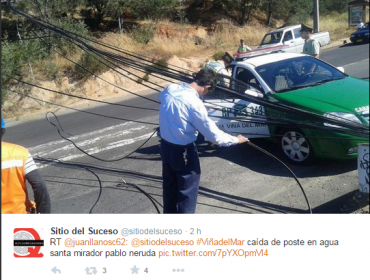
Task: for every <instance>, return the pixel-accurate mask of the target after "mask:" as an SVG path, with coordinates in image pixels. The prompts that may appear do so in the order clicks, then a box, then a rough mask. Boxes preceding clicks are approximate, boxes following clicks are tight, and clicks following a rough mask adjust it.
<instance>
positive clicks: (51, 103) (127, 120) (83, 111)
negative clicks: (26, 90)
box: [9, 90, 159, 126]
mask: <svg viewBox="0 0 370 280" xmlns="http://www.w3.org/2000/svg"><path fill="white" fill-rule="evenodd" d="M9 91H10V92H13V93H15V94H18V95H20V96H23V97H24V98H30V99H33V100H37V101H40V102H43V103H46V104H50V105H54V106H58V107H61V108H65V109H69V110H72V111H76V112H81V113H84V114H89V115H93V116H98V117H103V118H108V119H113V120H119V121H125V122H133V123H139V124H148V125H153V126H158V125H159V124H158V123H152V122H144V121H138V120H131V119H124V118H119V117H113V116H108V115H103V114H98V113H93V112H89V111H85V110H81V109H76V108H73V107H68V106H65V105H62V104H58V103H53V102H50V101H45V100H42V99H40V98H37V97H34V96H30V95H26V94H23V93H20V92H17V91H15V90H9Z"/></svg>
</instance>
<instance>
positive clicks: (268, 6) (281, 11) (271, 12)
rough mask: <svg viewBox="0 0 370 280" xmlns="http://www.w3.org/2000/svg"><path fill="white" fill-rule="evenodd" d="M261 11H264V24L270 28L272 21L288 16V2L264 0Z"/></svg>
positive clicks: (285, 0)
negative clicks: (265, 17) (265, 18)
mask: <svg viewBox="0 0 370 280" xmlns="http://www.w3.org/2000/svg"><path fill="white" fill-rule="evenodd" d="M262 9H263V10H264V11H266V14H267V20H266V24H267V25H269V26H271V25H272V21H273V19H286V18H287V17H288V16H289V10H290V2H289V0H264V1H263V5H262Z"/></svg>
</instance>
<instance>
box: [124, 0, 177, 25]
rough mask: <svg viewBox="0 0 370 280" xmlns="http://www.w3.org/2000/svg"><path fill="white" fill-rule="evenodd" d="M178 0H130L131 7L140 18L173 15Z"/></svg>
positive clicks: (157, 18) (155, 18)
mask: <svg viewBox="0 0 370 280" xmlns="http://www.w3.org/2000/svg"><path fill="white" fill-rule="evenodd" d="M178 3H179V1H178V0H155V1H153V0H130V4H129V6H130V9H131V11H132V12H133V13H134V15H135V17H136V18H138V19H153V20H159V19H162V18H170V17H172V16H173V15H174V14H175V12H176V10H175V8H176V6H177V5H178Z"/></svg>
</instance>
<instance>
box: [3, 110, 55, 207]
mask: <svg viewBox="0 0 370 280" xmlns="http://www.w3.org/2000/svg"><path fill="white" fill-rule="evenodd" d="M4 133H5V122H4V120H3V117H2V116H1V139H2V138H3V135H4ZM26 180H27V181H28V182H29V183H30V185H31V186H32V190H33V193H34V198H35V202H33V201H30V200H29V199H28V192H27V185H26ZM1 213H2V214H27V213H40V214H49V213H50V196H49V193H48V191H47V188H46V185H45V182H44V180H43V178H42V177H41V175H40V173H39V171H38V169H37V166H36V164H35V162H34V160H33V158H32V156H31V154H30V152H29V151H28V150H27V149H26V148H24V147H21V146H18V145H15V144H11V143H7V142H3V141H1Z"/></svg>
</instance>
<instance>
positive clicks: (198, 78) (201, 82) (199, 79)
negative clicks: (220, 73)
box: [194, 69, 217, 87]
mask: <svg viewBox="0 0 370 280" xmlns="http://www.w3.org/2000/svg"><path fill="white" fill-rule="evenodd" d="M194 80H195V82H196V83H197V85H198V86H201V87H204V86H211V87H214V86H216V83H217V74H216V73H215V72H213V71H212V70H210V69H202V70H200V71H199V72H198V73H197V74H196V75H195V79H194Z"/></svg>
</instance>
